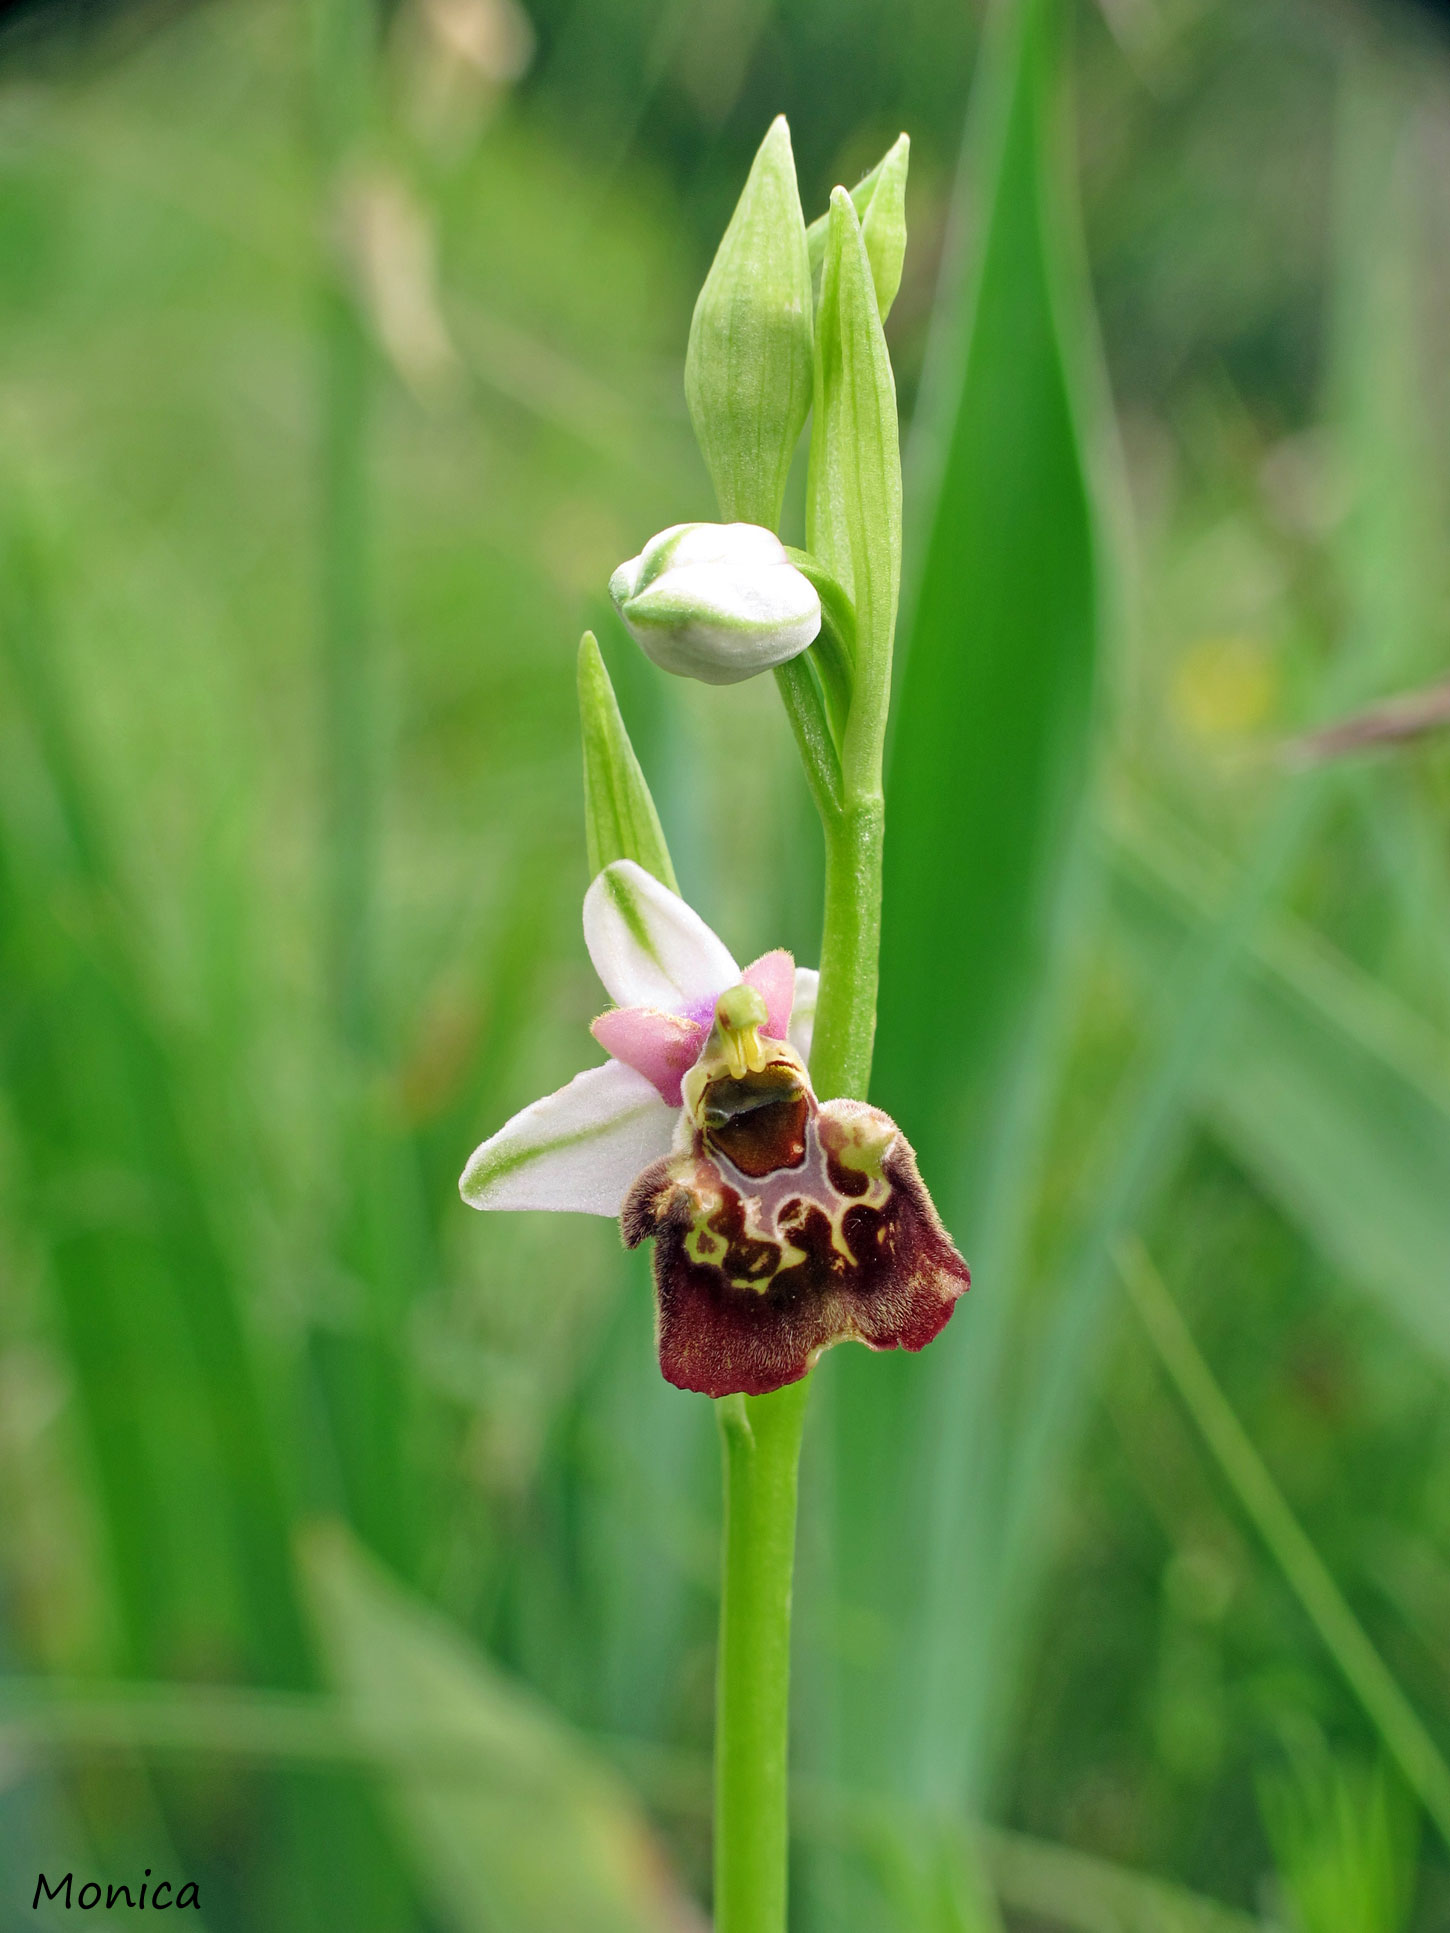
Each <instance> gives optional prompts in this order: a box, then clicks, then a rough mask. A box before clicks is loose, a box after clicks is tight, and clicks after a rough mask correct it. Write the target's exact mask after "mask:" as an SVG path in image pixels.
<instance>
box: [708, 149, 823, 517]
mask: <svg viewBox="0 0 1450 1933" xmlns="http://www.w3.org/2000/svg"><path fill="white" fill-rule="evenodd" d="M811 309H812V300H811V265H810V258H809V255H808V252H807V248H806V225H805V217H804V216H803V215H802V213H801V201H800V191H799V190H798V188H797V187H796V178H795V158H794V156H793V155H792V153H791V145H790V129H789V128H788V127H787V126H786V123H785V117H784V116H783V115H781V116H778V117H777V118H776V119H775V120H774V121H773V122H772V123H771V126H770V131H769V133H768V134H767V135H766V137H765V139H764V141H762V142H761V144H760V152H759V153H758V154H757V155H756V157H755V165H754V166H753V167H752V168H751V170H750V178H749V180H748V181H747V182H746V184H745V192H744V194H742V195H741V197H740V201H739V204H738V206H737V207H736V210H735V213H734V215H733V216H732V217H731V221H730V226H729V227H728V228H727V229H726V231H725V236H724V239H723V240H722V241H721V243H720V247H719V249H718V251H717V253H716V256H715V260H714V263H713V264H712V266H711V269H710V273H709V274H708V275H707V276H706V278H705V286H704V287H703V288H702V289H701V291H700V299H699V301H698V302H696V304H695V315H694V320H693V321H692V322H691V324H690V346H689V349H688V351H687V353H686V356H685V398H686V401H687V402H688V403H689V406H690V418H691V421H692V422H693V423H694V425H695V435H696V436H697V437H698V438H699V442H700V449H701V451H702V452H703V454H704V458H705V462H706V465H707V466H708V468H709V471H710V478H711V481H712V482H713V483H714V485H715V494H716V495H717V497H718V498H719V500H720V513H721V515H722V516H723V517H724V518H726V520H727V521H729V520H733V519H735V518H740V519H743V520H744V521H746V522H749V523H756V524H764V525H766V526H768V527H769V528H770V529H772V530H774V529H775V527H776V525H777V524H778V523H779V521H780V507H781V502H782V500H783V498H784V496H785V484H786V477H787V476H788V474H789V472H790V465H791V458H792V457H793V455H794V454H795V447H796V443H797V442H798V440H799V438H800V433H801V430H802V428H803V426H804V424H805V420H806V412H807V411H808V410H809V408H810V403H811Z"/></svg>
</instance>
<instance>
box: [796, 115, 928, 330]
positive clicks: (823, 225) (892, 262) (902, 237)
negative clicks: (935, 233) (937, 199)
mask: <svg viewBox="0 0 1450 1933" xmlns="http://www.w3.org/2000/svg"><path fill="white" fill-rule="evenodd" d="M910 160H911V141H910V139H909V138H908V136H906V135H904V134H901V135H898V136H897V138H896V140H895V141H894V142H893V143H892V145H891V146H890V147H889V148H888V149H887V150H886V152H885V154H883V155H882V157H881V159H880V160H879V161H878V162H877V163H876V166H875V167H874V168H873V169H872V170H871V172H870V173H869V174H865V175H863V176H862V177H861V179H860V180H859V181H858V182H857V183H856V186H855V187H854V188H853V189H852V190H851V200H852V202H853V204H854V205H855V209H856V213H857V214H858V215H859V216H860V218H861V233H862V235H863V236H864V237H865V241H866V254H867V256H868V257H869V258H870V262H871V280H872V282H873V284H874V286H875V289H876V307H877V309H878V310H879V311H880V314H881V320H882V321H883V322H884V321H885V320H886V318H887V316H889V315H890V313H891V305H892V303H893V302H894V301H895V300H896V291H897V290H898V289H899V288H900V287H901V268H902V264H903V262H904V261H905V260H906V172H907V167H908V165H909V163H910ZM830 219H831V218H830V215H829V213H827V214H824V215H818V216H817V217H816V219H815V220H814V221H813V222H812V223H811V225H810V227H809V228H808V229H807V230H806V246H807V248H808V249H809V251H810V260H811V282H812V284H813V286H814V288H815V291H816V294H817V296H819V294H820V290H821V272H822V270H823V268H824V266H825V260H826V231H827V229H828V227H829V225H830Z"/></svg>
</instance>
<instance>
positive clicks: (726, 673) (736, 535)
mask: <svg viewBox="0 0 1450 1933" xmlns="http://www.w3.org/2000/svg"><path fill="white" fill-rule="evenodd" d="M609 594H610V596H611V597H612V598H613V600H614V602H615V605H616V607H617V608H618V610H619V614H620V616H621V617H622V618H623V620H624V622H625V624H626V625H627V626H628V628H629V631H630V634H631V636H632V637H633V638H634V639H635V642H636V643H637V644H638V645H639V646H640V648H641V650H642V651H644V653H645V655H646V656H647V657H649V658H651V659H652V660H653V661H654V663H656V664H657V665H659V666H660V667H661V668H662V669H663V670H665V671H670V672H673V673H675V674H676V675H677V676H680V677H689V678H698V679H701V680H702V681H703V682H704V683H706V684H715V685H726V684H738V683H740V682H741V681H742V680H743V679H746V678H753V677H755V676H756V675H757V674H758V673H759V672H762V671H769V670H771V669H773V668H774V667H775V666H776V665H781V664H786V663H788V662H789V660H790V659H792V658H794V657H798V656H799V655H800V653H801V652H802V651H804V650H805V649H806V648H807V647H808V646H809V645H810V644H811V643H812V642H813V641H814V640H815V638H816V637H817V636H818V635H819V633H820V628H821V600H820V597H819V595H818V593H817V591H816V589H815V586H814V585H813V584H811V582H810V581H809V579H808V578H806V577H805V576H804V575H803V574H802V573H801V572H800V571H798V570H797V569H796V567H795V565H794V564H792V563H791V561H790V558H789V555H788V554H787V552H786V548H785V546H784V544H782V543H781V541H780V539H779V538H778V537H777V536H776V535H775V533H774V532H773V531H769V530H766V529H764V528H763V527H762V526H760V525H758V524H746V523H732V524H701V523H695V524H672V525H671V526H670V527H669V529H667V530H662V531H660V532H659V534H658V535H657V536H655V537H652V538H651V539H650V541H649V542H648V543H647V544H646V545H645V547H644V549H643V550H642V551H641V552H640V554H639V555H638V557H631V558H630V559H629V560H628V561H627V562H625V563H623V564H621V565H620V566H619V568H618V570H616V571H615V573H614V575H613V576H612V577H611V578H610V580H609Z"/></svg>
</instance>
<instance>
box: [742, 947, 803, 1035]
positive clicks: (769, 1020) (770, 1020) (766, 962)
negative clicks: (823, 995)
mask: <svg viewBox="0 0 1450 1933" xmlns="http://www.w3.org/2000/svg"><path fill="white" fill-rule="evenodd" d="M740 978H741V980H742V981H743V982H744V984H745V985H746V986H747V987H754V988H755V991H756V992H757V993H759V994H762V995H764V998H765V1011H766V1020H765V1027H764V1029H763V1031H764V1032H765V1033H767V1034H769V1036H770V1038H771V1039H772V1040H784V1039H785V1037H786V1029H787V1028H788V1027H789V1026H790V1010H791V1003H792V1002H793V1001H794V999H795V961H794V960H793V959H792V958H791V957H790V955H789V953H787V952H786V951H785V949H784V948H783V947H778V948H777V949H776V951H775V952H774V953H762V954H761V956H760V958H759V959H758V960H752V961H751V963H750V965H749V966H748V967H746V969H745V971H744V972H743V973H742V974H741V976H740Z"/></svg>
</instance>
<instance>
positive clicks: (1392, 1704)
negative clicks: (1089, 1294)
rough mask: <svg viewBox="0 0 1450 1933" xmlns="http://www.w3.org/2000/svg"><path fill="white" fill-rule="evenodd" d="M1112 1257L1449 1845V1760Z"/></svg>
mask: <svg viewBox="0 0 1450 1933" xmlns="http://www.w3.org/2000/svg"><path fill="white" fill-rule="evenodd" d="M1115 1260H1116V1263H1117V1267H1118V1272H1119V1274H1120V1275H1121V1277H1122V1279H1123V1281H1124V1283H1125V1284H1126V1285H1127V1289H1128V1293H1129V1296H1130V1298H1131V1300H1132V1303H1133V1307H1134V1308H1135V1309H1136V1310H1137V1313H1138V1315H1139V1316H1140V1317H1141V1319H1142V1323H1143V1327H1144V1329H1145V1330H1146V1331H1147V1334H1148V1338H1149V1340H1150V1341H1151V1342H1152V1344H1153V1347H1154V1349H1155V1350H1156V1351H1157V1352H1158V1359H1159V1361H1160V1362H1161V1363H1162V1365H1163V1367H1164V1369H1165V1370H1166V1371H1167V1372H1168V1375H1169V1377H1170V1378H1171V1379H1172V1381H1173V1384H1174V1386H1175V1388H1176V1389H1177V1391H1178V1393H1179V1395H1180V1397H1181V1398H1182V1399H1183V1404H1184V1407H1185V1408H1186V1409H1187V1411H1188V1413H1189V1415H1190V1416H1191V1417H1192V1418H1193V1421H1194V1422H1195V1424H1196V1425H1197V1426H1198V1430H1199V1433H1200V1435H1201V1436H1202V1437H1203V1440H1204V1443H1205V1444H1206V1445H1207V1447H1208V1449H1209V1450H1210V1451H1211V1452H1212V1454H1213V1456H1214V1458H1215V1460H1216V1461H1217V1463H1218V1466H1219V1469H1220V1471H1221V1472H1222V1474H1223V1476H1224V1477H1225V1478H1226V1479H1227V1481H1228V1483H1229V1484H1230V1486H1231V1487H1232V1489H1233V1491H1234V1493H1235V1495H1236V1496H1237V1497H1238V1500H1239V1502H1240V1504H1241V1505H1242V1506H1243V1508H1244V1511H1245V1512H1246V1514H1247V1515H1248V1516H1249V1518H1250V1519H1251V1520H1252V1522H1253V1524H1254V1527H1255V1528H1256V1529H1257V1531H1258V1532H1259V1535H1260V1536H1261V1537H1262V1538H1263V1540H1264V1543H1265V1544H1266V1545H1267V1546H1268V1549H1269V1553H1270V1555H1271V1556H1272V1557H1273V1559H1274V1561H1275V1562H1276V1563H1277V1564H1278V1566H1279V1569H1280V1570H1281V1571H1282V1572H1283V1574H1284V1578H1285V1580H1286V1581H1287V1583H1288V1584H1289V1586H1290V1587H1291V1589H1292V1590H1293V1592H1294V1594H1295V1596H1296V1597H1297V1598H1298V1599H1299V1602H1300V1604H1301V1605H1302V1606H1303V1609H1304V1611H1305V1613H1306V1614H1307V1616H1308V1617H1309V1619H1310V1621H1311V1622H1312V1623H1313V1625H1314V1628H1315V1629H1316V1630H1317V1631H1318V1633H1319V1635H1320V1637H1321V1638H1322V1639H1323V1641H1324V1644H1325V1646H1326V1648H1327V1649H1328V1651H1329V1653H1330V1656H1331V1657H1332V1658H1333V1659H1334V1662H1335V1663H1336V1664H1337V1665H1338V1667H1339V1669H1340V1671H1341V1672H1342V1673H1343V1674H1344V1677H1345V1680H1346V1682H1347V1683H1348V1684H1349V1686H1350V1689H1351V1690H1352V1691H1353V1692H1354V1694H1355V1696H1356V1697H1357V1698H1358V1699H1359V1701H1360V1703H1361V1705H1362V1706H1363V1707H1364V1710H1365V1713H1366V1715H1367V1716H1368V1718H1369V1720H1370V1722H1371V1723H1372V1724H1373V1726H1374V1727H1375V1729H1376V1731H1377V1732H1378V1733H1379V1735H1380V1737H1381V1738H1382V1739H1383V1740H1384V1743H1385V1747H1386V1749H1387V1751H1388V1752H1389V1753H1390V1755H1391V1757H1392V1758H1393V1759H1394V1761H1395V1763H1396V1764H1397V1765H1398V1766H1399V1768H1400V1771H1401V1772H1402V1773H1403V1775H1404V1777H1405V1780H1406V1782H1407V1783H1408V1785H1409V1786H1410V1788H1411V1790H1412V1791H1413V1792H1415V1793H1416V1794H1417V1795H1418V1797H1419V1799H1420V1801H1421V1803H1422V1804H1423V1806H1424V1808H1425V1811H1426V1812H1427V1813H1428V1815H1429V1817H1430V1818H1431V1820H1432V1821H1433V1822H1434V1824H1435V1827H1436V1829H1437V1830H1438V1831H1439V1833H1440V1836H1441V1838H1442V1839H1443V1840H1444V1841H1445V1843H1446V1844H1447V1845H1450V1764H1447V1763H1446V1761H1445V1758H1444V1756H1443V1755H1442V1753H1441V1752H1440V1749H1439V1747H1438V1746H1437V1745H1436V1744H1435V1741H1434V1740H1433V1739H1432V1738H1431V1736H1430V1734H1429V1732H1428V1731H1427V1730H1426V1729H1425V1726H1424V1724H1423V1723H1422V1721H1421V1719H1420V1716H1419V1714H1418V1712H1416V1710H1415V1708H1414V1706H1413V1705H1411V1703H1410V1701H1409V1699H1408V1698H1406V1696H1405V1694H1404V1692H1403V1691H1402V1690H1401V1689H1400V1687H1399V1684H1398V1683H1397V1681H1396V1680H1395V1678H1394V1676H1393V1674H1392V1673H1391V1672H1390V1670H1389V1668H1388V1666H1387V1665H1386V1664H1385V1662H1384V1660H1383V1659H1382V1658H1381V1657H1380V1654H1379V1653H1378V1651H1376V1650H1375V1648H1374V1645H1373V1644H1372V1643H1371V1642H1370V1640H1369V1638H1368V1636H1367V1635H1366V1633H1365V1629H1364V1626H1363V1625H1362V1624H1361V1623H1360V1621H1359V1619H1358V1618H1357V1617H1356V1616H1355V1615H1354V1612H1353V1610H1351V1608H1350V1606H1349V1604H1348V1602H1347V1600H1346V1599H1345V1596H1344V1593H1343V1592H1342V1591H1341V1590H1340V1588H1339V1586H1338V1585H1337V1584H1336V1583H1335V1581H1334V1579H1333V1577H1332V1576H1331V1575H1330V1573H1329V1570H1328V1569H1327V1567H1326V1566H1325V1564H1324V1561H1323V1559H1322V1558H1321V1557H1320V1555H1319V1553H1318V1551H1317V1550H1316V1549H1315V1548H1314V1545H1313V1544H1312V1543H1311V1542H1310V1540H1309V1538H1308V1537H1307V1536H1306V1535H1305V1534H1304V1531H1303V1529H1302V1528H1301V1527H1300V1524H1299V1520H1298V1519H1297V1518H1296V1517H1295V1515H1294V1513H1293V1511H1292V1510H1291V1509H1290V1508H1289V1505H1288V1504H1287V1503H1286V1502H1285V1500H1284V1496H1283V1493H1282V1492H1281V1491H1280V1489H1279V1487H1278V1485H1277V1484H1276V1483H1275V1482H1274V1479H1273V1477H1272V1476H1271V1475H1270V1473H1269V1470H1268V1468H1267V1466H1266V1465H1265V1463H1264V1461H1263V1459H1262V1457H1260V1455H1259V1453H1258V1451H1257V1450H1256V1449H1255V1448H1254V1446H1253V1444H1252V1443H1251V1442H1250V1440H1249V1438H1248V1436H1247V1435H1246V1434H1245V1431H1244V1429H1243V1426H1242V1424H1241V1423H1240V1422H1239V1420H1238V1418H1237V1417H1236V1416H1235V1415H1234V1412H1233V1410H1232V1408H1231V1407H1230V1405H1229V1402H1228V1399H1227V1398H1226V1397H1225V1396H1224V1394H1223V1391H1222V1390H1221V1389H1220V1388H1219V1386H1218V1384H1217V1382H1216V1381H1215V1380H1214V1376H1213V1372H1212V1370H1211V1369H1210V1368H1209V1366H1208V1364H1207V1363H1206V1362H1205V1361H1204V1359H1203V1356H1202V1355H1201V1354H1200V1352H1199V1349H1198V1345H1197V1344H1196V1343H1195V1342H1194V1340H1193V1337H1192V1335H1191V1334H1190V1332H1189V1329H1188V1325H1187V1324H1186V1323H1185V1322H1184V1320H1183V1317H1182V1316H1181V1315H1180V1314H1179V1311H1178V1308H1177V1305H1176V1304H1175V1303H1174V1301H1173V1298H1172V1296H1171V1295H1170V1294H1169V1292H1168V1288H1167V1285H1166V1284H1165V1283H1164V1281H1163V1278H1162V1277H1161V1276H1160V1275H1159V1273H1158V1271H1157V1269H1156V1268H1155V1267H1154V1266H1153V1263H1152V1261H1151V1259H1150V1258H1149V1256H1148V1254H1147V1251H1146V1250H1145V1249H1144V1248H1143V1246H1142V1244H1141V1243H1140V1242H1125V1243H1123V1244H1122V1245H1120V1247H1119V1248H1118V1250H1117V1253H1116V1257H1115Z"/></svg>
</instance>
